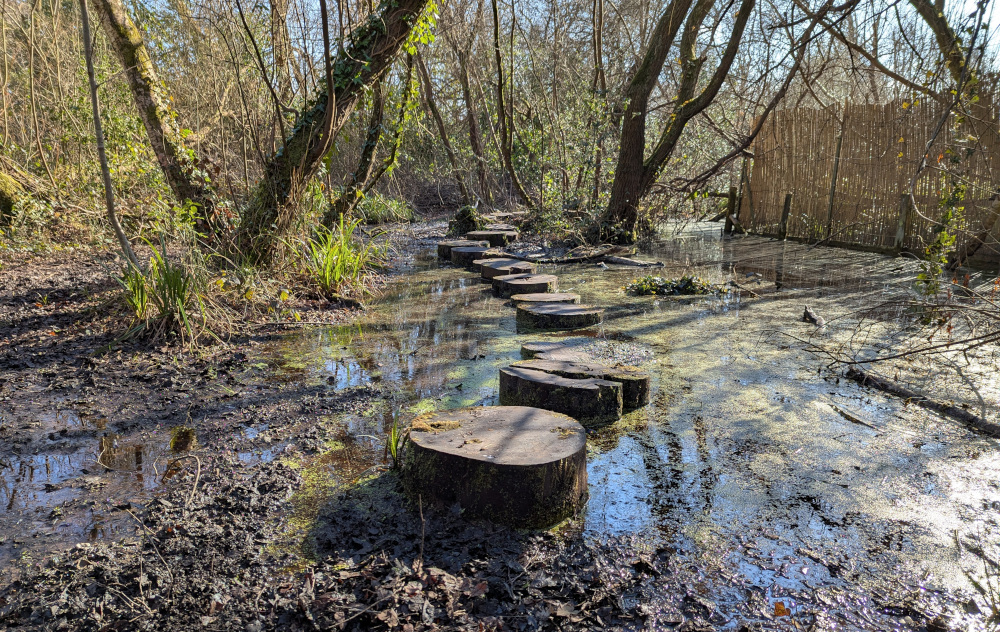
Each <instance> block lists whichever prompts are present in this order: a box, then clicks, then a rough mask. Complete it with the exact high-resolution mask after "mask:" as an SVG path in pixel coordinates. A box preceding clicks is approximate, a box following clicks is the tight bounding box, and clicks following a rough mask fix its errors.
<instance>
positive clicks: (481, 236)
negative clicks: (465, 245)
mask: <svg viewBox="0 0 1000 632" xmlns="http://www.w3.org/2000/svg"><path fill="white" fill-rule="evenodd" d="M517 237H518V234H517V231H516V230H474V231H472V232H471V233H465V238H466V239H469V240H471V241H484V240H485V241H488V242H490V245H491V246H493V247H499V246H506V245H507V244H509V243H511V242H512V241H517Z"/></svg>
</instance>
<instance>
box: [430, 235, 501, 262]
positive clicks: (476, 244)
mask: <svg viewBox="0 0 1000 632" xmlns="http://www.w3.org/2000/svg"><path fill="white" fill-rule="evenodd" d="M489 245H490V242H488V241H469V240H468V239H452V240H451V241H439V242H438V258H440V259H451V249H452V248H462V247H467V248H486V247H487V246H489Z"/></svg>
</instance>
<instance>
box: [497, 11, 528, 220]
mask: <svg viewBox="0 0 1000 632" xmlns="http://www.w3.org/2000/svg"><path fill="white" fill-rule="evenodd" d="M492 3H493V54H494V57H495V58H496V64H497V118H499V119H500V154H501V156H502V158H503V165H504V168H505V169H506V170H507V175H508V176H509V177H510V181H511V184H513V185H514V191H515V192H516V193H517V197H518V199H519V200H520V201H521V202H522V203H523V204H525V205H527V206H528V207H529V208H530V207H532V206H533V205H532V203H531V198H530V197H528V193H527V191H525V190H524V185H522V184H521V179H520V178H518V177H517V172H515V171H514V159H513V157H512V155H511V154H512V153H513V142H514V131H513V129H511V127H512V125H510V126H509V125H508V124H507V106H506V104H505V102H504V93H503V87H504V75H503V56H502V55H501V53H500V8H499V7H498V6H497V0H492ZM511 19H513V17H511ZM511 109H512V110H513V108H511ZM511 124H513V116H512V117H511Z"/></svg>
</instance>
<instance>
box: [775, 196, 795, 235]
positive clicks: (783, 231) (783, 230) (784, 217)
mask: <svg viewBox="0 0 1000 632" xmlns="http://www.w3.org/2000/svg"><path fill="white" fill-rule="evenodd" d="M791 212H792V194H791V193H786V194H785V207H784V208H783V209H781V224H779V225H778V239H780V240H781V241H785V239H786V238H787V237H788V215H789V214H790V213H791Z"/></svg>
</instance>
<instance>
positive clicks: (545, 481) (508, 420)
mask: <svg viewBox="0 0 1000 632" xmlns="http://www.w3.org/2000/svg"><path fill="white" fill-rule="evenodd" d="M410 441H411V445H410V447H409V449H408V450H407V457H406V468H405V470H404V473H403V478H404V481H405V484H406V488H407V491H408V492H409V493H410V495H411V496H412V497H413V498H414V499H418V498H419V499H420V500H421V501H422V502H425V503H426V502H436V503H440V504H443V505H448V506H450V505H454V504H456V503H457V504H458V505H459V506H460V507H461V508H462V510H463V511H464V515H466V516H470V517H474V518H483V519H486V520H491V521H494V522H499V523H503V524H507V525H511V526H514V527H521V528H545V527H549V526H552V525H554V524H556V523H558V522H560V521H562V520H565V519H566V518H568V517H570V516H572V515H573V514H574V513H576V512H577V510H578V509H580V507H582V506H583V504H584V503H585V502H586V495H587V448H586V432H585V431H584V429H583V428H582V427H581V426H580V424H579V423H577V422H576V421H575V420H573V419H571V418H569V417H567V416H566V415H562V414H558V413H554V412H551V411H547V410H539V409H538V408H530V407H524V406H491V407H476V408H462V409H458V410H449V411H442V412H435V413H429V414H426V415H422V416H420V417H418V418H417V419H415V420H414V421H413V424H412V426H411V428H410Z"/></svg>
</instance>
